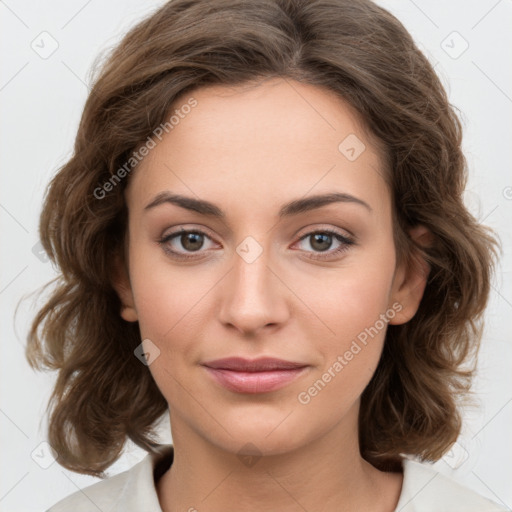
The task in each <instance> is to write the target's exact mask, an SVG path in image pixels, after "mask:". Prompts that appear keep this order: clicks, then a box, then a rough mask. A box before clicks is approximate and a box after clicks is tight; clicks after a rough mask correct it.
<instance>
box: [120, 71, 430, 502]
mask: <svg viewBox="0 0 512 512" xmlns="http://www.w3.org/2000/svg"><path fill="white" fill-rule="evenodd" d="M193 97H194V98H195V99H196V100H197V102H198V104H197V106H196V107H195V108H194V109H193V110H192V111H191V112H190V113H189V114H188V115H187V116H185V117H184V119H182V120H180V122H179V124H178V125H176V126H175V127H174V129H173V130H172V131H170V132H169V133H168V134H166V135H165V136H164V137H163V139H162V141H161V142H159V143H158V144H157V146H156V147H155V148H154V149H152V150H151V151H150V153H149V154H148V156H147V157H145V159H144V160H143V161H142V162H141V164H140V166H139V167H138V168H137V170H136V171H135V172H134V173H133V175H132V176H131V177H130V183H129V186H128V187H127V189H126V201H127V205H128V211H129V222H128V231H129V237H128V242H127V246H126V249H127V256H128V257H127V260H128V264H127V265H123V264H122V263H119V264H118V266H117V269H118V272H117V274H116V276H115V288H116V290H117V292H118V294H119V296H120V298H121V300H122V303H123V305H124V306H123V309H122V311H121V315H122V317H123V318H124V319H125V320H126V321H128V322H134V321H138V322H139V326H140V331H141V336H142V339H149V340H151V342H152V344H153V345H145V347H146V348H148V347H149V348H148V351H149V352H151V351H152V350H153V351H154V348H153V347H158V350H159V351H160V353H159V355H158V357H156V358H155V359H154V361H153V362H151V364H150V366H149V370H150V371H151V374H152V375H153V377H154V379H155V381H156V383H157V385H158V387H159V389H160V390H161V392H162V394H163V395H164V397H165V398H166V400H167V402H168V404H169V410H170V419H171V433H172V439H173V445H174V450H175V455H174V462H173V464H172V466H171V468H170V469H169V470H168V471H167V472H166V473H165V474H164V475H163V476H162V478H161V479H160V480H159V481H158V482H157V493H158V497H159V500H160V503H161V507H162V509H163V510H164V512H175V511H176V512H177V511H184V510H192V507H195V509H197V510H198V511H199V512H203V511H209V512H217V511H225V510H231V509H232V507H233V503H236V508H237V510H239V511H254V510H280V511H284V512H288V511H290V512H291V511H301V510H304V509H306V510H308V511H310V512H313V511H320V510H322V511H323V512H326V511H337V512H340V511H349V510H351V511H353V510H368V511H382V512H384V511H388V512H389V511H392V510H394V509H395V506H396V504H397V502H398V499H399V495H400V491H401V486H402V479H403V478H402V474H401V473H386V472H381V471H379V470H377V469H376V468H375V467H374V466H372V465H371V464H369V463H368V462H367V461H365V460H364V459H363V458H362V457H361V454H360V452H359V444H358V436H357V432H358V411H359V407H360V396H361V393H362V392H363V390H364V389H365V387H366V385H367V384H368V382H369V381H370V379H371V377H372V375H373V373H374V372H375V369H376V367H377V364H378V361H379V357H380V355H381V352H382V348H383V343H384V338H385V328H384V329H381V330H380V331H379V333H378V335H376V336H374V337H373V338H372V339H370V341H369V342H368V344H367V345H366V346H365V347H364V348H363V349H362V350H361V351H360V352H359V353H358V354H357V355H355V356H354V358H353V359H352V360H351V361H349V362H348V364H347V365H346V366H344V368H343V370H342V371H341V372H339V373H337V374H336V377H334V378H332V379H331V381H330V382H329V383H328V384H327V385H326V386H325V387H324V388H323V389H322V390H321V391H320V392H319V393H318V394H317V395H316V396H314V398H312V399H311V401H310V402H309V403H307V404H303V403H300V402H299V401H298V398H297V397H298V394H299V393H300V392H303V391H307V390H308V388H309V387H310V386H312V384H313V383H314V382H315V381H316V380H318V379H320V378H321V377H322V374H324V372H326V371H327V369H328V368H329V367H332V365H333V363H334V362H335V361H336V360H337V357H338V356H339V355H343V354H344V353H345V352H346V351H347V350H348V349H349V348H350V346H351V343H352V342H353V340H354V339H355V338H356V337H357V335H358V334H359V333H361V332H362V331H364V329H365V328H368V327H370V326H373V325H375V323H376V321H377V320H378V319H379V315H381V314H384V313H385V312H386V311H387V310H388V309H390V308H392V307H393V304H395V305H396V304H399V305H400V307H401V311H400V312H398V313H396V315H395V316H394V318H393V319H392V320H391V321H390V323H392V324H401V323H404V322H407V321H409V320H410V319H411V318H412V317H413V316H414V314H415V313H416V310H417V308H418V305H419V302H420V300H421V297H422V294H423V291H424V287H425V282H426V274H427V272H425V269H426V267H425V265H424V263H423V262H422V263H416V264H415V265H412V266H409V267H405V266H397V265H396V254H395V248H394V243H393V225H392V211H391V196H390V192H389V189H388V187H387V185H386V183H385V181H384V179H383V175H384V174H385V172H386V171H385V169H384V168H383V164H382V162H383V158H382V155H380V154H379V151H378V149H377V147H376V145H375V144H374V141H372V140H371V139H370V138H369V136H368V135H367V134H366V132H365V130H363V128H362V125H361V123H360V121H359V118H358V116H357V115H356V113H355V112H354V110H353V109H352V108H351V107H350V106H349V105H348V104H347V103H345V102H344V101H343V100H341V99H340V98H339V97H338V96H336V95H335V94H333V93H332V92H329V91H326V90H324V89H322V88H317V87H315V86H311V85H307V84H301V83H298V82H295V81H291V80H288V79H287V80H284V79H271V80H267V81H263V82H260V83H259V84H257V85H256V86H252V87H247V86H243V87H240V86H238V87H234V88H233V87H229V88H228V87H225V86H209V87H206V88H201V89H199V90H196V91H194V93H193ZM188 98H189V96H186V97H184V98H183V99H181V100H180V101H179V102H178V101H177V102H176V104H175V105H176V106H177V107H179V105H180V104H184V103H185V102H186V101H187V99H188ZM349 134H355V135H356V136H357V137H358V138H359V139H360V140H361V141H362V142H363V143H364V144H365V146H366V149H365V150H364V151H363V152H362V154H361V155H360V156H359V157H358V158H357V159H356V160H354V161H350V160H349V159H347V158H346V157H345V155H344V154H342V153H341V152H340V151H339V150H338V145H339V144H340V142H341V141H342V140H343V139H344V138H345V137H346V136H347V135H349ZM163 191H170V192H173V193H176V194H182V195H186V196H189V197H193V198H196V199H198V198H200V199H205V200H208V201H210V202H213V203H215V204H216V205H218V206H219V207H220V208H221V209H222V210H223V211H224V212H225V215H226V217H225V219H224V220H219V219H216V218H213V217H212V216H208V215H203V214H199V213H197V212H193V211H189V210H187V209H184V208H181V207H179V206H177V205H173V204H170V203H164V204H160V205H159V206H156V207H154V208H151V209H149V210H146V211H145V209H144V208H145V206H146V205H148V204H149V203H150V202H151V201H152V200H153V199H154V198H155V196H156V195H157V194H159V193H161V192H163ZM335 191H336V192H342V193H346V194H350V195H352V196H355V197H357V198H359V199H361V200H362V201H364V202H366V203H367V204H368V205H369V206H370V208H371V210H370V209H368V208H366V207H365V206H363V205H361V204H358V203H356V202H336V203H332V204H329V205H326V206H323V207H321V208H317V209H315V210H312V211H308V212H303V213H299V214H297V215H293V216H290V217H289V218H282V219H280V218H279V217H278V212H279V209H280V208H281V206H282V205H283V204H284V203H287V202H288V201H291V200H294V199H300V198H304V197H305V196H307V197H309V196H311V195H316V194H321V193H326V192H335ZM180 227H183V228H184V229H200V230H202V231H204V232H205V233H206V235H207V236H206V237H204V238H200V239H199V243H197V241H196V246H194V245H193V244H187V239H185V240H184V239H183V238H180V236H177V237H175V238H174V239H173V240H172V241H168V242H167V243H166V244H165V245H162V244H159V243H158V241H159V240H160V239H161V238H162V237H163V236H164V235H167V234H170V233H171V232H173V231H176V230H179V229H180ZM325 229H331V230H335V231H337V232H338V233H340V234H342V235H344V236H345V237H347V236H351V237H352V238H353V239H354V240H355V242H356V243H355V244H353V245H349V246H346V247H345V250H344V251H343V252H342V253H341V254H339V255H332V256H331V257H330V258H327V259H325V260H323V261H322V260H318V259H314V257H315V256H318V255H322V254H326V253H327V254H329V253H330V254H332V253H333V252H334V251H335V250H336V249H337V248H338V247H340V245H342V244H341V243H340V242H338V241H337V239H336V238H335V237H333V238H332V241H331V242H330V243H329V241H327V242H326V245H325V246H326V248H327V250H326V251H322V250H321V249H318V247H319V246H318V244H315V240H314V237H312V236H310V237H306V238H305V239H303V240H302V241H301V240H300V238H301V237H302V236H303V235H305V234H307V233H316V232H322V230H325ZM427 234H428V233H426V230H425V229H424V228H422V227H421V226H420V227H418V228H415V229H414V230H412V231H411V233H410V236H411V237H413V238H415V239H418V240H421V239H422V237H425V236H426V235H427ZM248 236H250V237H252V238H254V239H255V240H256V241H257V243H258V244H259V246H260V248H261V251H262V252H261V254H260V255H259V257H258V258H256V259H255V261H253V262H251V263H248V262H247V261H246V260H244V258H242V257H241V256H240V255H239V254H238V253H237V251H236V249H237V247H238V246H239V245H240V244H241V243H242V241H244V239H245V238H246V237H248ZM201 240H202V241H203V246H202V247H200V248H199V249H198V250H196V251H194V247H198V246H200V241H201ZM164 247H167V248H170V249H172V250H175V251H177V252H179V253H181V254H188V255H192V256H194V258H192V259H190V260H186V261H182V260H179V259H175V258H173V257H172V256H171V255H169V254H168V253H166V252H165V250H164ZM251 250H254V248H253V249H251ZM145 343H147V342H145ZM234 355H238V356H242V357H246V358H250V359H253V358H257V357H260V356H271V357H277V358H281V359H286V360H291V361H298V362H302V363H305V364H308V365H309V367H308V369H307V371H306V372H305V373H304V374H303V375H302V376H300V377H299V379H297V380H295V381H293V382H292V383H290V384H288V385H287V386H285V387H284V388H281V389H279V390H276V391H272V392H268V393H260V394H256V395H247V394H240V393H235V392H232V391H229V390H227V389H225V388H223V387H221V386H220V385H219V384H217V383H216V382H215V381H214V380H213V379H212V378H211V376H210V375H209V374H208V372H207V371H206V370H205V369H204V367H202V366H201V363H202V362H204V361H207V360H212V359H218V358H223V357H228V356H234ZM247 443H252V444H253V445H255V446H256V447H257V449H258V450H259V453H260V455H261V456H260V458H258V459H257V461H256V463H254V464H252V465H247V464H246V463H244V462H243V460H242V458H241V457H240V454H246V453H250V450H248V449H247V448H244V446H245V445H246V444H247Z"/></svg>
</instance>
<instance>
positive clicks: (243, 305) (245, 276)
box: [219, 250, 291, 335]
mask: <svg viewBox="0 0 512 512" xmlns="http://www.w3.org/2000/svg"><path fill="white" fill-rule="evenodd" d="M268 253H269V251H268V250H263V252H262V253H261V254H260V255H259V257H257V258H256V259H255V260H254V261H252V262H250V261H251V260H247V259H244V258H243V257H242V256H240V255H239V254H238V253H235V254H234V257H233V267H232V268H231V270H230V271H229V272H228V274H227V276H226V277H225V279H223V285H222V286H221V288H220V293H221V306H220V311H219V320H220V321H221V322H222V323H223V325H225V326H231V328H235V329H237V330H238V331H239V332H241V333H243V334H245V335H247V334H250V335H257V334H258V333H259V332H260V331H261V330H262V329H270V328H274V329H277V328H278V327H279V326H282V325H283V324H284V323H285V322H286V321H287V319H288V318H289V307H288V304H287V298H289V297H290V295H291V292H290V290H289V288H287V286H286V284H285V283H284V281H283V279H282V278H281V277H280V276H279V275H278V272H276V271H275V270H274V269H273V268H271V265H272V263H271V261H270V260H269V257H268Z"/></svg>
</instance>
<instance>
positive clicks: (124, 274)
mask: <svg viewBox="0 0 512 512" xmlns="http://www.w3.org/2000/svg"><path fill="white" fill-rule="evenodd" d="M114 259H115V262H114V267H113V278H112V286H113V287H114V290H115V291H116V292H117V295H118V296H119V299H120V300H121V304H122V305H121V311H120V315H121V317H122V318H123V319H124V320H126V321H127V322H137V321H138V319H139V317H138V315H137V310H136V308H135V301H134V300H133V292H132V287H131V284H130V277H129V274H128V270H127V268H126V263H125V261H124V258H123V257H122V256H121V255H119V254H117V255H116V257H115V258H114Z"/></svg>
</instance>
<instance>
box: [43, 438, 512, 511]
mask: <svg viewBox="0 0 512 512" xmlns="http://www.w3.org/2000/svg"><path fill="white" fill-rule="evenodd" d="M173 455H174V451H173V445H170V444H168V445H161V448H160V452H159V453H158V454H151V453H148V455H147V456H146V457H145V458H144V459H142V460H141V461H140V462H139V463H138V464H135V465H134V466H133V467H132V468H131V469H129V470H128V471H124V472H122V473H119V474H117V475H115V476H112V477H110V478H106V479H105V480H102V481H101V482H97V483H95V484H93V485H90V486H88V487H86V488H84V489H82V490H81V491H77V492H75V493H73V494H71V495H70V496H68V497H66V498H64V499H63V500H61V501H59V502H58V503H56V504H55V505H54V506H53V507H51V508H50V509H49V510H47V511H46V512H98V510H101V511H102V512H162V509H161V507H160V503H159V501H158V495H157V492H156V486H155V480H157V479H158V478H159V477H160V476H161V475H162V474H163V473H165V471H167V469H169V467H170V465H171V464H172V460H173ZM402 467H403V475H404V478H403V483H402V491H401V493H400V499H399V501H398V504H397V506H396V508H395V512H506V511H508V512H510V509H506V508H504V507H502V506H500V505H497V504H496V503H494V502H493V501H490V500H488V499H487V498H484V497H483V496H481V495H480V494H477V493H476V492H474V491H472V490H470V489H468V488H466V487H464V486H462V485H460V484H459V483H457V482H455V481H454V480H452V479H450V478H449V477H446V476H444V475H442V474H441V473H439V472H437V471H435V470H434V469H433V468H431V467H429V466H428V465H426V464H423V463H419V462H416V461H414V460H411V459H403V465H402ZM192 505H193V504H192ZM191 508H192V509H193V507H191ZM196 508H197V510H200V509H201V507H200V506H199V504H197V506H196Z"/></svg>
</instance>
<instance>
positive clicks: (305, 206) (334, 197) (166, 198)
mask: <svg viewBox="0 0 512 512" xmlns="http://www.w3.org/2000/svg"><path fill="white" fill-rule="evenodd" d="M166 203H170V204H174V205H176V206H180V207H181V208H185V209H187V210H192V211H194V212H197V213H200V214H201V215H208V216H211V217H216V218H219V219H223V220H224V219H225V218H226V214H225V213H224V212H223V211H222V210H221V209H220V208H219V207H218V206H217V205H216V204H214V203H210V202H209V201H205V200H204V199H195V198H193V197H188V196H183V195H180V194H172V193H171V192H168V191H165V192H160V193H159V194H157V195H156V196H155V198H154V199H153V200H152V201H151V202H150V203H149V204H148V205H147V206H146V207H145V208H144V210H145V211H148V210H151V209H152V208H156V207H157V206H159V205H161V204H166ZM332 203H353V204H358V205H361V206H364V207H365V208H366V209H367V210H368V211H370V212H372V211H373V210H372V208H371V206H370V205H369V204H368V203H366V202H365V201H363V200H362V199H359V198H357V197H355V196H352V195H350V194H345V193H341V192H331V193H328V194H319V195H315V196H310V197H306V198H301V199H295V200H293V201H290V202H288V203H286V204H284V205H283V206H282V207H281V209H280V210H279V218H283V217H290V216H292V215H298V214H300V213H305V212H309V211H311V210H314V209H317V208H321V207H322V206H326V205H329V204H332Z"/></svg>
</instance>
